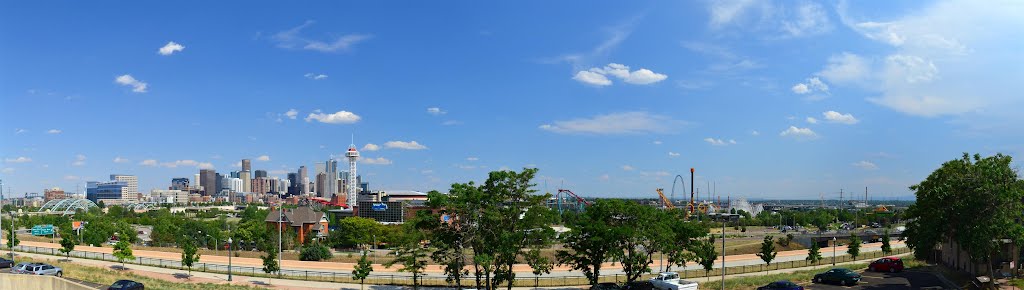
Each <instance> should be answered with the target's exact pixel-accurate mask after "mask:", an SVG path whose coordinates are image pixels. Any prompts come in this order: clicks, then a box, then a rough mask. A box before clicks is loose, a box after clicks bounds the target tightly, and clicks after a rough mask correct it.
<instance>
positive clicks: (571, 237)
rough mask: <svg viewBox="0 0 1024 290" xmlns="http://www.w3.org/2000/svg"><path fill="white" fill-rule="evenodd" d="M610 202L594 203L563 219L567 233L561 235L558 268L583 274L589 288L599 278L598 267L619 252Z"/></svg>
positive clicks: (613, 214) (611, 202) (557, 254)
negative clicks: (563, 267)
mask: <svg viewBox="0 0 1024 290" xmlns="http://www.w3.org/2000/svg"><path fill="white" fill-rule="evenodd" d="M616 202H622V201H619V200H612V199H601V200H597V202H595V203H594V204H592V205H590V206H588V207H587V210H585V211H583V212H582V213H579V214H578V215H569V216H567V217H566V227H568V228H569V231H568V232H565V233H562V235H561V240H562V247H563V248H564V249H563V250H558V251H557V252H556V257H557V258H558V264H559V265H569V266H570V267H572V269H573V270H578V271H580V272H583V275H584V276H586V277H587V280H589V281H590V284H591V285H597V282H598V279H600V278H601V264H602V263H604V262H605V261H606V260H608V258H611V257H612V256H613V255H614V254H615V251H617V250H618V249H619V246H618V245H617V243H618V238H619V236H618V234H617V233H616V232H615V230H614V228H615V225H614V223H615V221H614V219H615V213H614V211H613V210H612V208H613V207H614V205H613V203H616Z"/></svg>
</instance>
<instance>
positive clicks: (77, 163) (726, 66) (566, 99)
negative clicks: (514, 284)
mask: <svg viewBox="0 0 1024 290" xmlns="http://www.w3.org/2000/svg"><path fill="white" fill-rule="evenodd" d="M404 4H405V6H402V7H394V6H388V5H387V4H385V3H341V4H338V3H330V4H307V5H304V6H297V7H296V6H288V5H283V4H281V5H261V6H260V7H248V6H247V7H244V8H243V11H245V12H246V13H236V12H237V11H239V10H238V9H239V8H238V7H237V6H236V5H232V4H227V3H211V4H210V7H208V9H203V10H201V11H196V10H195V9H191V8H186V7H176V6H174V5H171V4H162V3H124V4H122V5H119V6H118V7H117V9H102V8H98V7H95V5H90V4H86V3H77V2H65V3H63V4H62V5H56V6H54V7H51V6H53V5H50V4H45V3H31V2H30V3H9V4H5V5H4V6H5V9H2V11H0V41H2V42H3V43H4V46H3V53H2V54H0V65H2V66H3V67H4V69H3V70H0V79H3V80H4V81H3V82H0V158H2V160H0V161H2V163H0V179H3V181H4V186H5V187H10V189H11V190H12V191H13V192H14V193H16V194H18V195H20V194H23V193H26V192H35V193H40V194H41V193H43V190H44V189H48V188H51V187H55V186H57V187H61V188H63V189H64V190H65V191H67V192H72V191H75V188H76V186H79V187H80V191H84V190H85V182H86V181H106V180H107V178H106V177H108V176H111V175H117V174H127V175H135V176H137V177H138V181H137V182H138V190H139V191H141V192H148V191H149V190H150V189H167V188H168V187H169V186H170V184H171V179H172V178H178V177H185V178H192V177H193V176H194V175H195V174H197V173H199V172H200V170H201V169H214V170H216V171H217V172H218V173H222V174H227V173H228V172H230V171H238V170H241V164H240V163H241V161H240V160H242V159H250V160H251V161H252V169H253V174H255V170H266V172H267V173H268V175H270V176H274V177H277V178H281V179H287V174H288V173H296V172H298V170H299V167H300V166H305V167H306V168H307V169H312V168H316V165H317V164H321V163H323V162H324V161H325V160H327V159H329V158H331V157H333V158H334V159H335V160H337V161H339V162H345V161H344V159H345V152H346V149H347V147H348V145H349V143H351V142H353V141H351V140H352V136H353V135H354V142H355V143H356V144H355V145H356V147H357V149H358V150H359V151H360V154H361V155H362V156H361V157H360V158H361V159H360V160H359V173H360V174H361V175H362V176H363V180H366V181H370V182H371V183H372V186H373V188H374V189H375V190H418V191H424V192H426V191H429V190H439V191H442V192H443V191H446V190H447V189H448V185H449V184H450V183H455V182H468V181H477V182H480V181H482V180H485V179H486V178H487V172H489V171H492V170H500V169H511V170H520V169H521V168H523V167H537V168H539V169H540V171H539V173H538V174H539V178H538V179H536V180H535V182H536V183H537V189H538V190H540V191H542V192H543V191H549V192H554V191H556V190H557V189H558V188H559V187H564V188H569V189H572V190H573V191H574V192H576V193H579V194H581V195H584V196H590V197H632V198H655V197H657V195H656V194H655V192H654V190H655V188H666V189H667V188H671V187H672V185H673V184H672V181H673V177H674V176H675V175H677V174H679V175H683V176H687V174H688V172H687V171H688V170H689V168H691V167H694V168H696V171H697V175H698V177H697V186H698V187H706V186H707V185H706V184H708V183H713V184H714V187H715V188H717V191H718V193H719V195H723V196H724V195H731V196H733V197H746V198H749V199H763V198H784V199H809V200H816V199H818V198H819V196H820V195H822V194H823V195H824V197H825V198H826V199H836V198H838V192H839V190H840V189H845V190H847V191H853V192H854V193H858V192H860V191H862V190H863V188H864V187H868V188H869V190H870V191H871V192H872V193H877V194H878V196H877V197H878V198H877V199H885V197H905V196H908V195H910V190H909V189H907V186H909V185H912V184H915V183H917V182H920V181H921V180H923V179H924V178H925V177H926V176H927V174H928V173H930V172H931V171H932V170H933V169H934V168H936V167H938V165H939V164H941V163H942V162H945V161H947V160H951V159H955V158H958V157H959V156H960V154H961V152H969V153H972V154H973V153H981V154H994V153H997V152H1002V153H1005V154H1009V155H1012V156H1014V157H1018V158H1024V157H1022V155H1021V153H1024V145H1022V144H1024V134H1021V133H1019V129H1017V128H1016V127H1015V126H1014V125H1015V124H1021V123H1024V117H1022V116H1021V115H1020V114H1018V113H1017V112H1016V109H1017V108H1021V107H1024V98H1020V97H1017V96H1015V95H1014V93H1015V92H1016V91H1020V89H1022V87H1021V86H1022V84H1021V83H1020V82H1019V81H1018V80H1020V79H1024V69H1022V68H1024V56H1022V55H1021V54H1020V53H1019V52H1017V51H1016V50H1017V49H1018V47H1020V44H1024V42H1022V40H1021V39H1024V31H1022V30H1021V29H1019V27H1024V17H1022V16H1024V15H1019V14H1020V12H1021V11H1024V9H1021V8H1022V7H1021V4H1018V3H992V5H989V6H985V7H981V5H972V2H969V1H936V2H931V1H929V2H927V3H882V4H878V3H857V2H849V3H848V2H846V1H839V2H812V1H806V2H799V3H796V2H794V3H790V2H752V1H732V2H730V1H726V2H715V3H674V2H670V3H657V2H642V3H641V2H637V3H633V2H629V3H616V2H595V3H590V2H588V3H587V6H588V7H587V10H586V12H587V13H579V11H578V10H579V7H578V5H579V4H580V3H578V2H557V3H517V4H516V5H502V4H496V5H498V6H493V5H492V6H485V5H482V4H481V3H473V2H458V3H404ZM182 15H185V16H182ZM524 19H530V21H523V20H524ZM970 23H977V24H976V25H967V24H970ZM980 27H984V28H985V30H982V29H980ZM1021 164H1024V163H1022V162H1021V160H1020V159H1018V160H1017V161H1015V165H1016V166H1017V167H1019V166H1020V165H1021ZM340 171H342V170H340ZM253 177H255V175H253ZM306 177H307V178H309V179H313V178H315V176H306ZM195 182H198V181H195ZM686 182H687V185H686V186H687V187H688V186H689V184H688V183H689V180H687V181H686ZM246 186H247V185H246ZM4 192H5V195H7V196H10V195H11V193H10V192H8V190H7V188H4ZM873 196H874V195H873Z"/></svg>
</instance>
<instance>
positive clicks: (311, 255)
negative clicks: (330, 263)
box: [299, 244, 331, 261]
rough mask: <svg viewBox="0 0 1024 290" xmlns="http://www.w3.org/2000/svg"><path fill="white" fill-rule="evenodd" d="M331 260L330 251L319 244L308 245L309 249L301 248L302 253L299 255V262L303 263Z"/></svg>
mask: <svg viewBox="0 0 1024 290" xmlns="http://www.w3.org/2000/svg"><path fill="white" fill-rule="evenodd" d="M330 259H331V250H330V249H328V248H327V247H326V246H324V245H321V244H314V245H310V246H309V247H304V248H302V252H300V253H299V260H303V261H322V260H330Z"/></svg>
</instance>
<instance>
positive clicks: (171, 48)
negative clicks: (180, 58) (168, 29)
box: [156, 41, 185, 55]
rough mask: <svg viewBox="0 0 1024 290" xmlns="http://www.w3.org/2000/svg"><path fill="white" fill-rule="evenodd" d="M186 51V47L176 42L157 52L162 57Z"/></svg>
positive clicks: (171, 42) (168, 43) (170, 42)
mask: <svg viewBox="0 0 1024 290" xmlns="http://www.w3.org/2000/svg"><path fill="white" fill-rule="evenodd" d="M182 50H185V46H183V45H181V44H178V43H176V42H174V41H169V42H167V44H166V45H164V46H163V47H161V48H160V49H158V50H157V51H156V52H157V53H159V54H160V55H171V54H173V53H175V52H178V51H182Z"/></svg>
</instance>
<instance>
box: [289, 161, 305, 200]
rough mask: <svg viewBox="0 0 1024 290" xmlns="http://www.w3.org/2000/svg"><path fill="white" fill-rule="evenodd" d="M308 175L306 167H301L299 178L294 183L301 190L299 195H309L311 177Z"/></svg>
mask: <svg viewBox="0 0 1024 290" xmlns="http://www.w3.org/2000/svg"><path fill="white" fill-rule="evenodd" d="M307 174H308V173H307V172H306V166H299V176H298V178H296V179H297V180H296V181H294V182H292V184H293V185H294V186H296V188H297V189H298V190H299V193H298V194H303V195H305V194H309V175H307Z"/></svg>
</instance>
